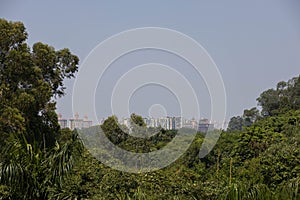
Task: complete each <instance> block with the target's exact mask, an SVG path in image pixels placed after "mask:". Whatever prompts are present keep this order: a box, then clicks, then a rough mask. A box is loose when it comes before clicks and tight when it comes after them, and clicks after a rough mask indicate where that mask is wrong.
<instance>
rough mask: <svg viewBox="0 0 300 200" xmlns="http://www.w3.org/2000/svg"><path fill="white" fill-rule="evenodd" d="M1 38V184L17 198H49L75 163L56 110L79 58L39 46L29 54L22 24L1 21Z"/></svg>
mask: <svg viewBox="0 0 300 200" xmlns="http://www.w3.org/2000/svg"><path fill="white" fill-rule="evenodd" d="M0 35H1V37H0V97H1V98H0V137H1V147H2V149H1V150H2V155H1V159H0V162H1V163H0V175H1V176H0V180H1V181H2V182H3V183H5V184H7V185H8V186H9V188H10V190H11V192H12V194H13V195H14V198H15V199H46V198H47V197H48V194H49V187H50V186H51V185H53V184H59V183H61V180H62V177H63V176H64V175H65V174H66V172H67V171H68V170H69V169H70V166H71V165H72V163H73V161H74V157H73V150H74V149H73V150H72V148H71V147H72V146H73V145H74V144H75V143H76V141H77V139H76V138H73V139H74V140H70V141H68V142H66V143H65V144H64V145H61V144H59V143H58V142H57V139H58V136H59V134H60V127H59V124H58V122H57V115H56V113H55V109H56V99H57V98H58V97H61V96H63V95H64V94H65V87H64V84H63V80H64V79H66V78H72V77H74V73H75V72H76V71H77V69H78V62H79V59H78V57H77V56H75V55H73V54H71V52H70V51H69V50H68V49H62V50H58V51H56V50H55V49H54V48H53V47H51V46H48V45H46V44H43V43H41V42H38V43H36V44H34V45H33V47H32V50H31V49H30V47H29V46H28V44H27V43H26V39H27V36H28V34H27V32H26V30H25V27H24V25H23V24H22V23H21V22H9V21H7V20H5V19H0ZM71 141H72V142H73V143H70V142H71ZM74 153H75V151H74Z"/></svg>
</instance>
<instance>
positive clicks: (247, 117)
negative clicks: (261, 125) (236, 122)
mask: <svg viewBox="0 0 300 200" xmlns="http://www.w3.org/2000/svg"><path fill="white" fill-rule="evenodd" d="M259 118H260V115H259V110H257V108H256V107H253V108H251V109H249V110H248V109H246V110H244V114H243V121H244V122H243V124H244V126H251V125H252V124H253V123H254V122H256V121H257V120H258V119H259Z"/></svg>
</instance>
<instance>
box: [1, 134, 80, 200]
mask: <svg viewBox="0 0 300 200" xmlns="http://www.w3.org/2000/svg"><path fill="white" fill-rule="evenodd" d="M81 150H82V145H81V141H80V140H79V138H78V135H77V133H73V135H72V137H71V138H70V140H68V141H67V142H65V143H64V144H59V143H58V142H56V145H55V146H54V147H53V148H51V149H47V151H46V152H44V150H43V149H40V148H39V147H38V145H37V144H35V143H33V144H29V143H28V142H27V140H26V138H25V137H24V135H22V134H20V135H16V134H12V135H11V137H10V138H9V139H8V142H7V145H6V146H5V147H4V149H3V150H2V155H4V156H3V159H2V160H1V162H0V181H1V183H3V184H5V185H7V186H9V188H10V191H11V195H12V198H13V199H43V200H44V199H49V195H50V193H51V190H50V189H51V187H54V186H55V187H60V186H61V184H62V183H63V180H64V177H66V175H67V174H68V172H69V171H70V169H71V168H72V166H73V165H74V163H75V161H76V160H77V158H78V157H79V155H80V152H81Z"/></svg>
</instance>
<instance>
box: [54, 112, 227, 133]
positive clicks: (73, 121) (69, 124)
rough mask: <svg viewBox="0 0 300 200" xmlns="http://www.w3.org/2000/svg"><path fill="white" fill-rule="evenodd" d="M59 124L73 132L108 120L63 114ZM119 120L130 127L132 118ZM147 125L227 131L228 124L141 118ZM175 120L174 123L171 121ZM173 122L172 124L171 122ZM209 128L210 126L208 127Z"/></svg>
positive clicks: (170, 117) (174, 118)
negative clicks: (211, 128) (204, 125)
mask: <svg viewBox="0 0 300 200" xmlns="http://www.w3.org/2000/svg"><path fill="white" fill-rule="evenodd" d="M57 115H58V122H59V124H60V126H61V128H70V129H71V130H73V129H74V128H89V127H91V126H96V125H101V124H103V123H104V121H105V120H106V119H107V118H101V119H100V120H99V121H92V120H89V117H88V116H87V115H84V117H83V118H82V117H81V116H80V114H79V113H76V114H75V115H74V117H72V118H65V117H63V115H62V114H61V113H58V114H57ZM116 117H117V118H118V123H120V124H123V125H126V126H128V127H129V126H130V123H131V122H130V117H120V116H116ZM141 117H142V118H143V120H144V122H145V123H146V125H147V127H162V128H165V129H167V130H172V129H180V128H183V127H185V128H192V129H196V130H198V129H199V125H200V124H201V123H202V124H206V125H209V124H211V125H212V126H211V127H213V128H216V129H226V128H227V125H228V122H227V121H225V122H220V121H214V120H209V119H207V118H203V117H202V118H201V119H195V118H190V119H188V118H184V117H181V116H159V117H145V116H141ZM171 120H173V122H172V121H171ZM170 121H171V122H170ZM206 128H208V126H207V127H206Z"/></svg>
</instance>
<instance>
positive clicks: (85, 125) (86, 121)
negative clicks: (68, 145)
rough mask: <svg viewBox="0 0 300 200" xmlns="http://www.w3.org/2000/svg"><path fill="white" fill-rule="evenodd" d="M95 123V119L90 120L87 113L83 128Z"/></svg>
mask: <svg viewBox="0 0 300 200" xmlns="http://www.w3.org/2000/svg"><path fill="white" fill-rule="evenodd" d="M92 125H93V121H92V120H89V119H88V117H87V116H86V115H85V116H84V119H83V122H82V128H89V127H91V126H92Z"/></svg>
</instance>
